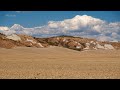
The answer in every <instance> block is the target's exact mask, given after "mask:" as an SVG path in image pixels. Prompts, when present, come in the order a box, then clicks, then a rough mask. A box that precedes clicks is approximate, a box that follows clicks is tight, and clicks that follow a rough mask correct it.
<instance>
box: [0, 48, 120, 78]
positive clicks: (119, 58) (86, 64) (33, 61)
mask: <svg viewBox="0 0 120 90" xmlns="http://www.w3.org/2000/svg"><path fill="white" fill-rule="evenodd" d="M0 79H120V50H90V51H75V50H70V49H67V48H62V47H49V48H31V47H30V48H29V47H19V48H14V49H4V48H0Z"/></svg>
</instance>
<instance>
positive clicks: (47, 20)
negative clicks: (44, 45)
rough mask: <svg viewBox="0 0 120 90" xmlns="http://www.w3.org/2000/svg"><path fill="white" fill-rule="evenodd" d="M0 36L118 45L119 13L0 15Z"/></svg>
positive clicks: (43, 12) (77, 12) (87, 12)
mask: <svg viewBox="0 0 120 90" xmlns="http://www.w3.org/2000/svg"><path fill="white" fill-rule="evenodd" d="M0 32H1V33H4V34H6V35H10V34H12V33H17V34H28V35H32V36H37V37H50V36H59V35H70V36H78V37H86V38H95V39H97V40H100V41H120V11H0Z"/></svg>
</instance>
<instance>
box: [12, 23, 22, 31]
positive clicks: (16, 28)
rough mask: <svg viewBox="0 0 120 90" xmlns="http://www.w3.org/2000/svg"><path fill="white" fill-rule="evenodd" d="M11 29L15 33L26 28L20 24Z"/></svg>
mask: <svg viewBox="0 0 120 90" xmlns="http://www.w3.org/2000/svg"><path fill="white" fill-rule="evenodd" d="M10 29H11V30H15V31H21V30H24V27H23V26H21V25H19V24H14V25H13V26H12V27H11V28H10Z"/></svg>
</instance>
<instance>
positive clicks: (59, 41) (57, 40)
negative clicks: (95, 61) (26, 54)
mask: <svg viewBox="0 0 120 90" xmlns="http://www.w3.org/2000/svg"><path fill="white" fill-rule="evenodd" d="M50 46H59V47H64V48H69V49H73V50H78V51H82V50H98V49H103V50H106V49H120V42H100V41H97V40H95V39H88V38H81V37H72V36H56V37H49V38H36V37H32V36H28V35H22V34H11V35H9V36H6V35H4V34H0V47H1V48H14V47H37V48H46V47H50Z"/></svg>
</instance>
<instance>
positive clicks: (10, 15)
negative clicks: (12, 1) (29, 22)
mask: <svg viewBox="0 0 120 90" xmlns="http://www.w3.org/2000/svg"><path fill="white" fill-rule="evenodd" d="M5 16H6V17H16V15H12V14H6V15H5Z"/></svg>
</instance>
